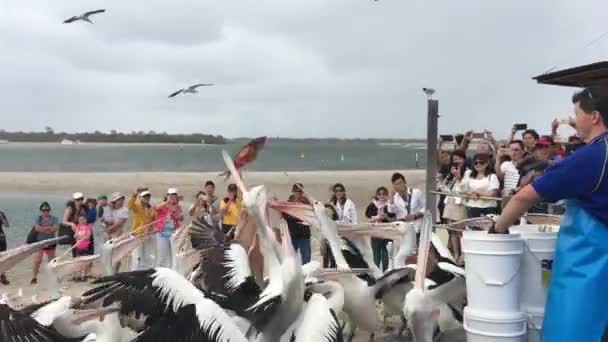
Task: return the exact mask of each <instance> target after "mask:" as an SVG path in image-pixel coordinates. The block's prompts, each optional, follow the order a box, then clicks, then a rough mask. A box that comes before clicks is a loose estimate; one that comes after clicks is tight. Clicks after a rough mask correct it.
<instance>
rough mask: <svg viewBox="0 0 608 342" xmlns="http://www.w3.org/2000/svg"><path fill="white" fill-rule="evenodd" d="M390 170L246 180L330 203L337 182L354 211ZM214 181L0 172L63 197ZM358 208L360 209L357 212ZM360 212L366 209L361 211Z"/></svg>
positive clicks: (33, 189) (20, 188)
mask: <svg viewBox="0 0 608 342" xmlns="http://www.w3.org/2000/svg"><path fill="white" fill-rule="evenodd" d="M393 172H394V171H389V170H387V171H314V172H289V173H285V172H249V173H245V174H244V177H245V182H246V183H247V184H250V185H259V184H264V185H265V186H266V188H267V189H268V191H269V194H270V195H271V196H272V195H276V196H277V197H278V198H287V196H288V195H289V192H290V191H291V186H292V184H293V183H294V182H301V183H303V184H304V187H305V189H306V191H307V192H308V193H310V194H311V195H313V196H314V197H315V198H318V199H323V200H328V198H329V195H330V194H329V187H330V186H331V185H333V184H335V183H337V182H340V183H343V184H344V185H345V186H346V189H347V192H348V196H349V198H351V199H352V200H353V201H354V202H355V204H357V207H364V206H366V205H367V203H369V201H370V199H371V197H372V196H373V194H374V192H375V190H376V188H377V187H378V186H381V185H384V186H389V185H390V177H391V175H392V174H393ZM402 172H403V173H404V174H405V176H406V178H407V180H408V183H410V185H411V186H413V187H416V188H419V189H421V190H424V180H425V172H424V171H422V170H407V171H402ZM207 180H212V181H214V182H215V183H216V185H217V193H218V195H219V196H223V194H224V192H225V188H226V185H227V183H225V182H224V179H223V177H218V175H217V173H171V172H159V173H157V172H149V173H148V172H134V173H52V172H49V173H44V172H40V173H39V172H2V173H0V189H1V190H0V191H3V192H29V193H45V194H56V195H65V196H66V198H68V197H69V196H70V194H71V193H72V192H75V191H81V192H84V193H85V195H87V196H91V197H93V196H96V195H97V194H99V193H105V194H110V193H112V192H115V191H120V192H123V193H125V194H130V193H131V192H133V190H134V189H135V188H137V187H140V186H147V187H149V188H150V191H152V193H153V196H154V197H156V199H158V198H159V197H160V196H161V195H162V194H164V192H165V191H166V190H167V188H169V187H177V188H178V189H179V190H180V192H181V193H182V194H183V195H184V196H185V198H186V200H187V201H191V200H192V198H193V196H194V194H196V192H197V191H199V190H200V189H201V188H202V187H203V185H204V183H205V181H207ZM359 209H362V208H359ZM363 209H364V208H363Z"/></svg>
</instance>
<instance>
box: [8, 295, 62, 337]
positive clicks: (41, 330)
mask: <svg viewBox="0 0 608 342" xmlns="http://www.w3.org/2000/svg"><path fill="white" fill-rule="evenodd" d="M64 340H65V338H63V336H61V335H59V334H57V332H55V331H53V330H52V329H49V328H47V327H45V326H43V325H41V324H40V323H38V322H36V320H35V319H33V318H32V317H30V316H28V315H26V314H24V313H22V312H19V311H17V310H14V309H12V308H11V307H10V306H8V305H5V304H0V341H31V342H54V341H64Z"/></svg>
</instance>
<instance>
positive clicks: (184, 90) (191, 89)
mask: <svg viewBox="0 0 608 342" xmlns="http://www.w3.org/2000/svg"><path fill="white" fill-rule="evenodd" d="M212 85H213V83H199V84H194V85H191V86H189V87H187V88H182V89H180V90H178V91H176V92H174V93H171V94H170V95H169V97H170V98H171V97H175V96H177V95H179V94H196V93H198V90H196V88H198V87H210V86H212Z"/></svg>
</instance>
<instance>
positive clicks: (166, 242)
mask: <svg viewBox="0 0 608 342" xmlns="http://www.w3.org/2000/svg"><path fill="white" fill-rule="evenodd" d="M154 209H155V210H156V223H155V224H154V228H155V229H156V231H157V232H158V234H157V235H156V266H157V267H167V268H169V267H171V266H172V264H173V256H172V255H171V235H172V234H173V233H174V232H175V231H176V230H177V229H179V227H180V226H181V224H182V221H183V220H184V214H183V211H182V207H180V205H179V192H178V191H177V189H175V188H169V190H167V195H166V196H165V199H164V201H163V202H162V203H159V204H157V205H156V206H155V207H154Z"/></svg>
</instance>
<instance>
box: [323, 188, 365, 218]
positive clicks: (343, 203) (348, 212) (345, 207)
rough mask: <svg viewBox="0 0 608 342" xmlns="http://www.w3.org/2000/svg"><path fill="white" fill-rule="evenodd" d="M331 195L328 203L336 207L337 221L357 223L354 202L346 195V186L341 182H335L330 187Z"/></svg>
mask: <svg viewBox="0 0 608 342" xmlns="http://www.w3.org/2000/svg"><path fill="white" fill-rule="evenodd" d="M332 190H333V195H332V196H331V199H330V201H329V202H330V203H331V204H333V205H334V206H335V207H336V211H337V212H338V221H337V223H342V224H357V223H359V221H358V220H357V208H356V207H355V203H354V202H353V201H351V200H350V199H349V198H348V197H347V196H346V188H345V187H344V185H343V184H341V183H337V184H335V185H334V186H333V187H332Z"/></svg>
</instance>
